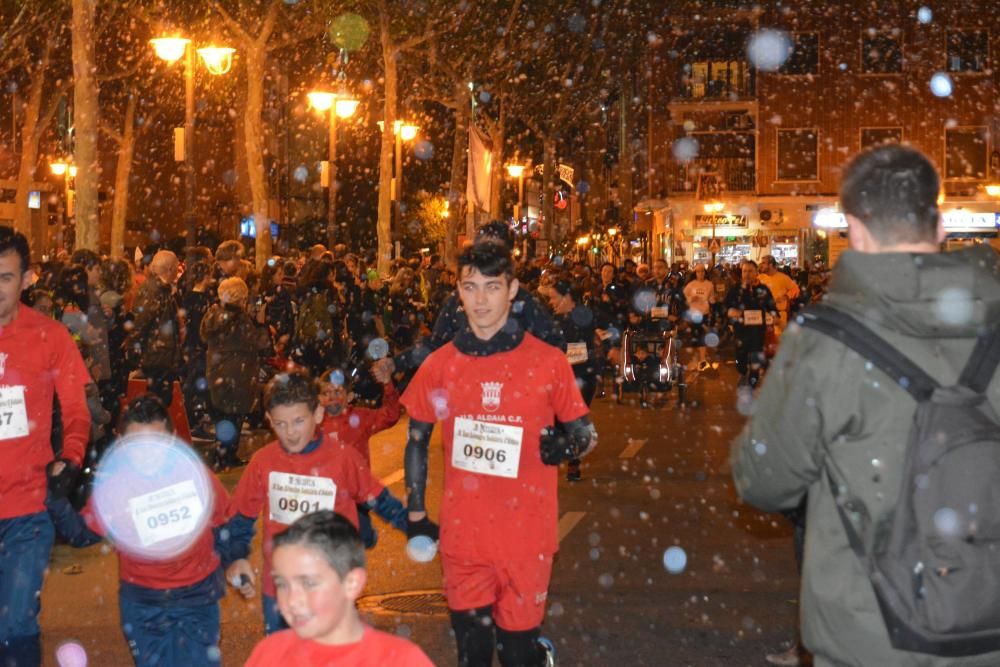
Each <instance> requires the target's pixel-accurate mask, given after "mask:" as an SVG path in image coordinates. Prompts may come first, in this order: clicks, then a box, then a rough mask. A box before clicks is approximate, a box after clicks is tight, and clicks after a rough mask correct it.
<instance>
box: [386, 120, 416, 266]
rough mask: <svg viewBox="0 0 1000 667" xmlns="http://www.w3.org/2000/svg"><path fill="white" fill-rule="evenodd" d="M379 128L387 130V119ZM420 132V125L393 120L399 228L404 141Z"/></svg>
mask: <svg viewBox="0 0 1000 667" xmlns="http://www.w3.org/2000/svg"><path fill="white" fill-rule="evenodd" d="M378 129H379V131H380V132H385V121H381V120H380V121H378ZM418 132H420V127H419V126H417V125H413V124H411V123H406V122H403V121H401V120H397V121H393V123H392V134H393V136H395V138H396V145H395V156H396V160H395V163H396V164H395V167H396V168H395V170H394V174H395V175H394V177H393V179H392V202H393V205H392V209H393V210H394V211H395V212H396V213H395V223H394V224H395V228H396V229H397V230H398V229H399V228H400V225H401V224H402V221H403V212H402V209H401V204H400V202H401V201H402V194H401V193H402V191H403V142H404V141H410V140H412V139H414V138H415V137H416V136H417V133H418ZM396 245H397V247H398V245H399V244H398V243H397V244H396ZM397 254H398V250H397Z"/></svg>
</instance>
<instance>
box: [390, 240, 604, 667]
mask: <svg viewBox="0 0 1000 667" xmlns="http://www.w3.org/2000/svg"><path fill="white" fill-rule="evenodd" d="M458 266H459V285H458V293H459V297H460V299H461V301H462V307H463V309H464V311H465V313H466V315H467V316H468V321H469V325H468V327H466V328H465V329H464V330H462V331H460V332H459V333H458V334H457V335H456V336H455V338H454V340H453V341H452V342H450V343H448V344H447V345H444V346H443V347H441V348H439V349H438V350H436V351H435V352H433V353H432V354H431V355H430V356H429V357H428V358H427V359H426V360H425V361H424V363H423V364H422V365H421V366H420V368H419V369H418V370H417V373H416V375H415V376H414V378H413V380H412V381H411V382H410V385H409V387H408V388H407V390H406V392H405V393H404V395H403V405H404V406H405V407H406V409H407V411H408V412H409V414H410V429H409V440H408V442H407V446H406V487H407V493H408V497H407V502H408V505H409V520H410V523H409V527H408V530H407V533H408V535H409V536H410V537H411V538H412V537H416V536H421V535H422V536H427V537H431V538H434V537H435V535H436V533H437V526H435V525H434V524H433V523H432V522H431V521H430V520H429V519H428V518H427V514H426V512H425V510H424V497H423V496H424V488H425V485H426V478H427V446H428V443H429V441H430V434H431V430H432V429H433V426H434V423H435V422H437V421H440V422H441V423H442V433H443V441H444V459H445V474H444V492H443V497H442V499H441V518H440V523H441V527H440V537H441V547H440V551H441V568H442V570H443V574H444V588H445V595H446V597H447V598H448V607H449V609H450V610H451V623H452V628H453V629H454V631H455V640H456V643H457V644H458V662H459V664H460V665H467V666H471V667H480V666H482V667H488V666H489V665H490V664H492V660H493V650H494V647H496V649H497V652H498V654H499V657H500V662H501V664H502V665H504V666H505V667H513V666H515V665H518V666H521V667H532V666H534V665H543V664H545V662H546V660H549V659H551V656H552V650H551V648H552V647H551V643H548V642H547V641H545V640H541V638H540V631H541V623H542V619H543V618H544V613H545V600H546V597H547V595H548V585H549V579H550V576H551V573H552V557H553V554H555V552H556V550H557V548H558V539H557V523H558V503H557V497H556V488H557V480H558V464H559V463H560V462H561V461H563V460H567V459H570V458H579V457H580V456H582V455H584V454H586V453H588V452H589V451H590V450H591V449H592V448H593V447H594V445H596V442H597V434H596V432H595V431H594V428H593V425H592V424H591V423H590V419H589V416H588V411H587V406H586V404H585V403H584V402H583V399H582V398H581V396H580V390H579V388H578V387H577V384H576V379H575V378H574V376H573V370H572V368H571V367H570V364H569V362H568V361H567V359H566V357H565V355H564V354H563V353H562V352H561V351H560V350H558V349H556V348H554V347H551V346H549V345H546V344H545V343H543V342H542V341H541V340H539V339H537V338H535V337H534V336H532V335H531V334H529V333H526V332H525V331H524V330H523V329H521V327H520V325H519V324H518V323H517V320H516V319H515V318H512V317H510V316H509V315H510V308H511V301H512V299H513V298H514V296H515V295H516V294H517V288H518V285H517V280H516V279H514V277H513V261H512V260H511V258H510V254H509V252H508V251H507V250H506V249H505V248H503V247H502V246H500V245H498V244H494V243H488V242H479V243H477V244H475V245H473V246H472V247H470V248H468V249H467V250H466V251H465V252H463V253H462V255H461V257H460V258H459V263H458ZM556 419H558V420H559V421H561V422H563V423H564V426H565V432H566V435H565V436H564V437H563V438H562V439H561V440H557V439H555V438H551V437H546V438H542V433H543V430H546V429H547V428H548V427H549V426H551V425H552V424H553V423H554V421H555V420H556ZM494 626H495V627H496V636H495V637H494Z"/></svg>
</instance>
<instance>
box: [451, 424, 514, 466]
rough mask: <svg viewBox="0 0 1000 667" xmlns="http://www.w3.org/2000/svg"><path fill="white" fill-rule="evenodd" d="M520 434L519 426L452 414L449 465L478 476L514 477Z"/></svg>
mask: <svg viewBox="0 0 1000 667" xmlns="http://www.w3.org/2000/svg"><path fill="white" fill-rule="evenodd" d="M523 437H524V429H523V428H521V427H520V426H508V425H507V424H493V423H489V422H481V421H476V420H475V419H467V418H465V417H456V418H455V431H454V437H453V438H452V441H451V465H452V466H454V467H456V468H459V469H460V470H465V471H467V472H474V473H479V474H480V475H493V476H495V477H507V478H510V479H516V478H517V469H518V466H519V465H520V462H521V442H522V440H523Z"/></svg>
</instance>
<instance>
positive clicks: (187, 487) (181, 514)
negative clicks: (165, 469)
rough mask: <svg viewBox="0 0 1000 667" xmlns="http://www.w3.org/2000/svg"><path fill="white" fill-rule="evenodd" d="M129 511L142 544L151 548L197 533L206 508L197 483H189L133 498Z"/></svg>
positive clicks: (129, 504) (188, 481) (180, 483)
mask: <svg viewBox="0 0 1000 667" xmlns="http://www.w3.org/2000/svg"><path fill="white" fill-rule="evenodd" d="M128 510H129V514H131V515H132V522H133V524H134V525H135V532H136V534H137V535H138V536H139V542H140V543H141V544H142V546H144V547H148V546H151V545H153V544H156V543H158V542H164V541H166V540H169V539H172V538H175V537H182V536H184V535H187V534H188V533H190V532H191V531H193V530H194V529H195V528H197V527H198V525H199V524H198V522H199V520H200V519H201V517H202V514H203V513H204V511H205V506H204V504H203V503H202V502H201V498H200V497H199V496H198V490H197V489H195V486H194V482H192V481H190V480H186V481H183V482H178V483H177V484H172V485H170V486H167V487H164V488H162V489H159V490H157V491H153V492H152V493H147V494H145V495H142V496H136V497H135V498H130V499H129V501H128Z"/></svg>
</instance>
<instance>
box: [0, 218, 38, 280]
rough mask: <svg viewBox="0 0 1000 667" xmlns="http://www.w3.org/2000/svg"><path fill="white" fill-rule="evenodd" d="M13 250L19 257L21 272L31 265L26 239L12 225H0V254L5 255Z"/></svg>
mask: <svg viewBox="0 0 1000 667" xmlns="http://www.w3.org/2000/svg"><path fill="white" fill-rule="evenodd" d="M11 250H13V251H14V252H16V253H17V254H18V256H19V257H20V258H21V273H24V272H25V271H27V270H28V267H30V266H31V251H30V250H29V249H28V239H26V238H25V237H24V234H22V233H21V232H18V231H15V230H14V228H13V227H0V255H6V254H7V253H8V252H10V251H11Z"/></svg>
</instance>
